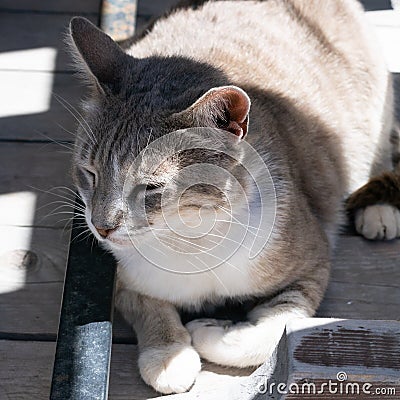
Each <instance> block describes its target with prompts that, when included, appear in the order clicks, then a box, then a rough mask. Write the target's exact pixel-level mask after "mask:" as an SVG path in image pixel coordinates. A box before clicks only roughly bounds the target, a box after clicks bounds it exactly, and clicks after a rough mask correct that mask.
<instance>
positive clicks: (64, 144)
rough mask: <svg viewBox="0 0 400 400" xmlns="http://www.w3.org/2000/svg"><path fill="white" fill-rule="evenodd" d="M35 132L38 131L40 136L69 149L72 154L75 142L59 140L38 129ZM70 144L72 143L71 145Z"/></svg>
mask: <svg viewBox="0 0 400 400" xmlns="http://www.w3.org/2000/svg"><path fill="white" fill-rule="evenodd" d="M35 132H36V133H38V134H39V135H40V136H43V137H44V138H46V139H47V140H49V141H50V142H51V143H53V144H58V145H59V146H62V147H64V148H66V149H68V154H71V152H72V151H73V150H74V145H73V143H72V144H71V143H70V142H68V141H65V140H61V141H58V140H56V139H53V138H51V137H50V136H48V135H46V134H45V133H43V132H41V131H39V130H38V129H35ZM68 144H70V146H69V145H68Z"/></svg>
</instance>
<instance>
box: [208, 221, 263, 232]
mask: <svg viewBox="0 0 400 400" xmlns="http://www.w3.org/2000/svg"><path fill="white" fill-rule="evenodd" d="M215 222H226V223H228V224H234V225H240V226H242V227H243V228H244V229H246V230H249V233H251V234H252V235H256V233H254V232H251V231H250V229H254V230H256V231H261V232H262V231H265V230H264V229H261V228H257V227H255V226H251V225H246V224H243V223H240V222H236V221H231V220H227V219H216V220H215ZM265 232H266V231H265Z"/></svg>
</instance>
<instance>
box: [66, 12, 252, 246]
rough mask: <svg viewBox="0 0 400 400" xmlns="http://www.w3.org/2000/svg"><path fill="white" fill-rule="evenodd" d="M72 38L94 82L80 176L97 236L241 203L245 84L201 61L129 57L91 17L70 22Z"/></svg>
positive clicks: (127, 237)
mask: <svg viewBox="0 0 400 400" xmlns="http://www.w3.org/2000/svg"><path fill="white" fill-rule="evenodd" d="M70 39H71V44H72V49H73V54H74V58H75V60H76V62H77V65H78V68H79V70H80V72H81V73H82V74H83V76H84V78H85V80H86V81H88V82H89V86H90V88H91V90H90V96H89V98H88V99H87V100H86V101H85V102H84V104H83V116H82V120H81V121H80V124H79V125H80V126H79V128H78V133H77V138H76V145H75V152H74V162H73V177H74V181H75V184H76V187H77V189H78V191H79V193H80V195H81V197H82V198H83V200H84V203H85V209H86V212H85V215H86V220H87V223H88V225H89V227H90V228H91V230H92V232H93V233H94V234H95V236H96V237H97V238H98V239H99V240H102V241H105V242H106V243H108V244H109V245H110V246H111V247H112V246H116V247H117V246H125V245H128V246H131V238H132V236H135V237H140V236H145V235H141V234H142V233H144V234H145V233H146V232H148V231H149V230H150V229H159V230H160V231H161V230H162V229H170V228H171V224H172V225H173V224H174V223H175V222H176V221H179V222H178V225H179V224H182V223H183V226H185V224H187V227H188V230H190V229H192V228H193V227H194V226H198V225H199V224H200V223H201V222H204V221H205V220H206V219H207V218H210V219H212V218H214V219H215V218H218V217H216V215H218V213H219V212H221V213H222V214H223V213H224V212H225V211H221V210H224V209H225V210H229V212H232V207H235V206H236V205H238V206H239V204H242V200H243V199H244V197H245V196H246V193H245V192H246V189H245V187H246V185H247V184H248V181H247V178H245V175H246V172H245V170H244V169H243V168H242V167H241V166H240V159H241V157H242V156H243V155H242V151H243V149H242V147H241V144H242V143H243V142H242V141H241V140H242V139H243V138H244V137H245V135H246V133H247V130H248V121H249V109H250V99H249V97H248V96H247V94H246V93H245V92H244V91H243V90H242V89H240V88H238V87H236V86H231V85H229V82H227V80H226V78H225V77H224V76H223V74H222V73H221V72H220V71H218V70H217V69H214V68H213V67H211V66H209V65H206V64H203V63H200V62H196V61H194V60H190V59H186V58H183V57H161V56H160V57H158V56H154V57H149V58H145V59H136V58H134V57H132V56H130V55H127V54H126V53H124V52H123V51H122V50H121V48H120V47H119V46H118V45H117V44H116V43H115V42H114V41H113V40H112V39H111V38H110V37H109V36H107V35H106V34H105V33H103V32H102V31H100V30H99V29H97V28H96V27H95V26H94V25H93V24H91V23H90V22H89V21H87V20H85V19H83V18H74V19H73V20H72V21H71V24H70ZM225 217H227V216H226V215H225ZM174 221H175V222H174Z"/></svg>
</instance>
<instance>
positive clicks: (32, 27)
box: [0, 11, 98, 71]
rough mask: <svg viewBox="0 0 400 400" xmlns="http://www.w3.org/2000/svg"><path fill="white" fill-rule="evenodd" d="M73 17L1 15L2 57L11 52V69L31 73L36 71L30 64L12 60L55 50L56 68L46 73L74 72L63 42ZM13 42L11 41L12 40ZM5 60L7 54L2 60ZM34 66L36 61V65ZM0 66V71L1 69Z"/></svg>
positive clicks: (2, 13)
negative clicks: (29, 52)
mask: <svg viewBox="0 0 400 400" xmlns="http://www.w3.org/2000/svg"><path fill="white" fill-rule="evenodd" d="M74 15H75V14H74V13H71V14H52V15H51V16H50V17H49V15H47V14H45V13H44V14H40V13H37V14H29V13H10V12H5V11H3V12H1V13H0V26H1V29H2V35H0V53H5V52H10V53H9V57H10V60H8V62H7V68H8V69H14V70H30V68H33V67H32V66H30V63H27V64H25V65H24V64H20V63H19V62H18V60H19V59H18V58H16V59H15V62H12V58H13V56H14V55H16V54H17V53H16V52H18V51H23V50H29V49H38V48H53V49H56V50H57V57H56V61H55V66H54V67H53V68H51V69H50V68H47V69H46V71H53V70H56V71H66V70H71V67H70V65H71V58H70V56H69V55H68V54H67V52H66V50H65V49H66V46H65V42H64V37H65V33H66V30H67V27H68V24H69V21H70V19H71V18H72V17H73V16H74ZM88 18H89V19H90V20H91V21H92V22H93V23H97V22H98V21H97V17H96V16H92V15H88ZM10 38H12V40H10ZM2 58H3V59H4V54H3V56H2ZM33 63H34V64H33V66H34V65H36V64H37V61H33ZM1 68H2V67H1V64H0V69H1Z"/></svg>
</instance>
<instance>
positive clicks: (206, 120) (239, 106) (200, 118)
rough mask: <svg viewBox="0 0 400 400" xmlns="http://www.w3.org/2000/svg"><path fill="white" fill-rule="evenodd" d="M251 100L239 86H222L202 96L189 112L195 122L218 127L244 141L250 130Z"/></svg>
mask: <svg viewBox="0 0 400 400" xmlns="http://www.w3.org/2000/svg"><path fill="white" fill-rule="evenodd" d="M250 105H251V102H250V98H249V96H248V95H247V93H246V92H245V91H244V90H242V89H240V88H239V87H237V86H220V87H216V88H213V89H211V90H209V91H208V92H206V93H205V94H204V95H203V96H201V97H200V98H199V99H198V100H197V101H196V102H195V103H194V104H193V105H192V106H191V107H190V108H189V110H190V111H191V112H192V113H193V117H194V120H195V121H196V122H197V123H200V124H206V126H213V125H214V126H217V127H218V128H221V129H224V130H226V131H228V132H231V133H233V134H234V135H235V136H237V137H238V139H239V140H241V139H243V138H244V137H245V136H246V134H247V131H248V128H249V112H250Z"/></svg>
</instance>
